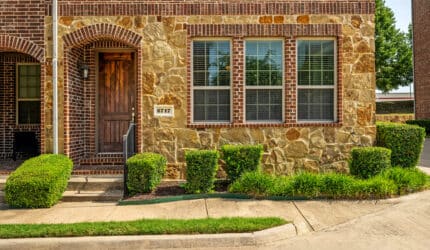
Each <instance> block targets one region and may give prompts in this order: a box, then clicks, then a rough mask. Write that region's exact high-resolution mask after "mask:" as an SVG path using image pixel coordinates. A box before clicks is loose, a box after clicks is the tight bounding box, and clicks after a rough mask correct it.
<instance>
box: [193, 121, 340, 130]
mask: <svg viewBox="0 0 430 250" xmlns="http://www.w3.org/2000/svg"><path fill="white" fill-rule="evenodd" d="M262 127H269V128H272V127H273V128H292V127H342V123H341V122H300V123H192V124H188V125H187V128H197V129H198V128H262Z"/></svg>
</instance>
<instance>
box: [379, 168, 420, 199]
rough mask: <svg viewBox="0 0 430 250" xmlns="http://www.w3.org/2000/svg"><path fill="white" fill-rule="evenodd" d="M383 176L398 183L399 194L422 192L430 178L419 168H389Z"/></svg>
mask: <svg viewBox="0 0 430 250" xmlns="http://www.w3.org/2000/svg"><path fill="white" fill-rule="evenodd" d="M381 176H383V177H384V178H385V179H388V180H392V181H394V183H396V185H397V193H398V194H405V193H410V192H414V191H418V190H421V189H423V187H424V186H425V185H426V184H427V179H428V176H427V175H426V174H425V173H423V172H421V171H420V170H419V169H418V168H406V169H405V168H400V167H395V168H389V169H387V170H385V171H384V172H382V174H381Z"/></svg>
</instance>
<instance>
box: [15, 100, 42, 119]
mask: <svg viewBox="0 0 430 250" xmlns="http://www.w3.org/2000/svg"><path fill="white" fill-rule="evenodd" d="M18 123H19V124H39V123H40V101H18Z"/></svg>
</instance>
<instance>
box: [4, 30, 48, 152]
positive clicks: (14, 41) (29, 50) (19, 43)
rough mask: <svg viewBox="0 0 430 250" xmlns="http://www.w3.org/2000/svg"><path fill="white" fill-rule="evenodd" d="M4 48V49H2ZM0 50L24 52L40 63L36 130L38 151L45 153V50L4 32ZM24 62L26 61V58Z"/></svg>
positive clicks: (24, 127)
mask: <svg viewBox="0 0 430 250" xmlns="http://www.w3.org/2000/svg"><path fill="white" fill-rule="evenodd" d="M3 50H4V51H3ZM0 51H1V52H12V53H18V54H21V53H22V54H25V55H27V56H29V57H31V58H33V59H34V60H35V61H32V62H36V61H37V62H39V63H40V82H41V84H40V96H41V102H40V127H39V129H38V130H40V141H39V146H40V152H41V153H46V149H45V141H46V140H45V138H46V136H47V134H46V131H45V126H46V124H45V122H46V114H45V102H44V96H45V72H46V68H47V67H48V66H47V65H46V63H45V50H44V48H43V47H40V46H39V45H37V44H35V43H34V42H32V41H29V40H26V39H22V38H20V37H16V36H10V35H6V34H0ZM25 62H28V60H26V61H25ZM15 129H17V130H20V129H24V130H29V129H30V130H32V129H34V126H30V127H28V126H26V125H20V126H18V127H16V128H15Z"/></svg>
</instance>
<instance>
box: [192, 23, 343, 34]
mask: <svg viewBox="0 0 430 250" xmlns="http://www.w3.org/2000/svg"><path fill="white" fill-rule="evenodd" d="M185 28H186V29H187V34H188V36H189V37H205V36H206V37H211V36H224V37H227V36H232V37H251V36H257V37H264V36H284V37H288V36H340V35H342V25H341V24H307V25H304V24H193V25H186V26H185Z"/></svg>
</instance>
